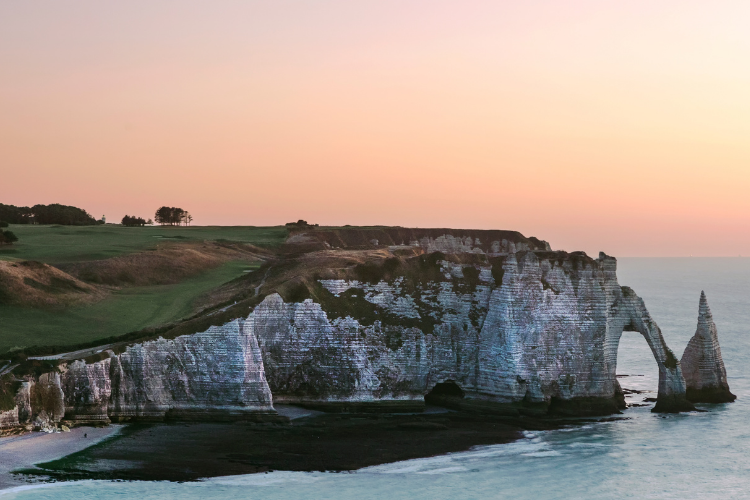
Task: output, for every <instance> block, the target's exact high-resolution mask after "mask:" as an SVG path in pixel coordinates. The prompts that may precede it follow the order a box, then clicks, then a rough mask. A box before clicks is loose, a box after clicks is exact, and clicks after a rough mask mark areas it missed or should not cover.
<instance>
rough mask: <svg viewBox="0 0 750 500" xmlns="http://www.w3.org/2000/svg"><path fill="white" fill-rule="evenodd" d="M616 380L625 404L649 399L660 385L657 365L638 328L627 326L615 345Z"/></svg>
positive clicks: (632, 404) (645, 402) (654, 396)
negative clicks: (636, 329) (634, 329)
mask: <svg viewBox="0 0 750 500" xmlns="http://www.w3.org/2000/svg"><path fill="white" fill-rule="evenodd" d="M616 373H617V381H618V382H619V383H620V387H621V388H622V390H623V393H624V396H625V402H626V403H627V405H628V406H641V405H644V404H648V403H652V401H646V399H652V398H656V395H657V391H658V388H659V365H658V364H657V363H656V360H655V359H654V354H653V353H652V352H651V348H650V347H649V345H648V342H646V339H645V338H644V337H643V335H641V334H640V333H639V332H636V331H633V330H629V329H626V330H625V331H624V332H623V334H622V337H620V342H619V344H618V346H617V370H616Z"/></svg>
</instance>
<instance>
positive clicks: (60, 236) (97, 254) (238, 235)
mask: <svg viewBox="0 0 750 500" xmlns="http://www.w3.org/2000/svg"><path fill="white" fill-rule="evenodd" d="M9 229H12V231H13V232H14V233H15V234H16V236H18V240H19V241H18V242H17V243H15V244H13V245H12V246H3V247H0V260H38V261H41V262H46V263H48V264H61V263H66V262H80V261H87V260H99V259H108V258H110V257H116V256H118V255H124V254H128V253H133V252H139V251H143V250H148V249H152V248H154V247H156V245H157V244H159V243H163V242H167V241H203V240H229V241H235V242H242V243H252V244H254V245H259V246H276V245H280V244H281V243H283V242H284V240H285V239H286V236H287V231H286V229H285V228H284V227H282V226H274V227H253V226H191V227H184V226H182V227H169V226H154V227H148V226H147V227H123V226H116V225H104V226H35V225H23V224H21V225H18V224H13V225H11V227H10V228H9Z"/></svg>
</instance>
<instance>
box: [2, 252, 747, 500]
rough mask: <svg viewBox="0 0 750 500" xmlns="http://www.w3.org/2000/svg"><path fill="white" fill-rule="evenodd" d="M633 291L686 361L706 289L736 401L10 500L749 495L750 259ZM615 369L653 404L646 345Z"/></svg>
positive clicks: (632, 349)
mask: <svg viewBox="0 0 750 500" xmlns="http://www.w3.org/2000/svg"><path fill="white" fill-rule="evenodd" d="M618 276H619V280H620V283H621V284H622V285H628V286H631V287H632V288H633V289H634V290H635V291H636V293H638V294H639V295H640V296H641V297H643V298H644V300H645V301H646V306H647V307H648V309H649V311H650V312H651V314H652V316H653V317H654V319H655V320H656V322H657V323H658V324H659V326H660V327H661V328H662V330H663V332H664V336H665V338H666V341H667V343H668V345H669V346H670V347H671V348H672V350H673V351H674V352H675V354H676V355H677V356H678V357H681V356H682V351H683V350H684V349H685V346H686V344H687V341H688V339H689V338H690V337H691V336H692V335H693V334H694V333H695V327H696V322H697V317H698V299H699V296H700V292H701V290H705V291H706V294H707V297H708V302H709V305H710V307H711V310H712V311H713V314H714V319H715V321H716V324H717V326H718V329H719V340H720V342H721V347H722V354H723V356H724V362H725V364H726V368H727V373H728V375H729V385H730V388H731V390H732V392H734V393H735V394H736V395H737V396H738V400H737V401H736V402H735V403H731V404H726V405H700V406H701V408H703V409H705V410H708V411H707V412H706V413H689V414H681V415H669V416H662V415H657V414H652V413H651V412H650V406H648V407H633V408H630V409H628V410H626V411H625V412H624V415H623V416H624V417H627V418H628V420H620V421H615V422H607V423H597V424H593V425H584V426H582V427H571V428H568V429H563V430H557V431H548V432H534V433H531V432H527V433H526V437H525V438H524V439H521V440H519V441H517V442H515V443H511V444H505V445H497V446H486V447H480V448H475V449H472V450H470V451H467V452H463V453H455V454H450V455H443V456H438V457H432V458H426V459H418V460H410V461H407V462H399V463H393V464H387V465H381V466H377V467H371V468H367V469H362V470H360V471H357V472H354V473H339V474H336V473H299V472H272V473H268V474H256V475H247V476H232V477H223V478H214V479H208V480H205V481H201V482H195V483H167V482H106V481H85V482H79V483H73V482H71V483H58V484H53V485H45V486H42V487H31V488H30V489H21V490H9V491H8V492H7V493H5V495H2V500H6V499H8V500H10V499H27V498H29V499H31V498H33V499H35V500H41V499H70V498H76V499H78V500H85V499H100V498H102V499H103V498H123V499H124V498H136V499H139V500H152V499H153V500H165V499H171V498H179V499H184V500H193V499H195V500H211V499H240V498H241V499H258V500H261V499H263V500H265V499H269V500H270V499H273V500H279V499H303V498H304V499H306V500H310V499H333V500H349V499H357V500H366V499H387V500H401V499H404V500H406V499H409V500H414V499H428V500H443V499H446V500H447V499H451V500H455V499H474V498H476V499H495V498H499V499H502V498H508V499H514V500H523V499H529V500H531V499H533V500H537V499H569V498H576V499H610V498H612V499H619V498H658V499H671V498H674V499H681V500H684V499H705V498H722V499H731V498H750V425H748V424H749V423H750V415H749V414H748V413H749V412H748V410H750V379H749V378H748V364H749V363H750V331H749V327H750V259H745V258H722V259H707V258H679V259H676V258H675V259H620V260H619V270H618ZM617 372H618V374H620V375H627V376H626V377H621V378H620V383H621V385H622V386H623V387H624V388H626V389H636V390H639V391H652V392H643V393H641V394H634V395H630V396H629V397H628V402H630V403H640V402H641V401H642V400H643V398H645V397H655V396H656V388H657V382H658V372H657V367H656V362H655V361H654V359H653V357H652V355H651V353H650V351H649V348H648V346H647V345H646V341H645V340H644V339H643V337H641V336H640V335H639V334H637V333H632V332H626V333H624V334H623V338H622V342H621V344H620V350H619V357H618V366H617Z"/></svg>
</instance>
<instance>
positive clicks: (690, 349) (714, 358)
mask: <svg viewBox="0 0 750 500" xmlns="http://www.w3.org/2000/svg"><path fill="white" fill-rule="evenodd" d="M680 364H681V365H682V374H683V376H684V377H685V385H686V386H687V392H686V396H687V399H688V400H690V401H692V402H693V403H729V402H731V401H734V400H735V399H737V396H735V395H734V394H732V393H731V392H729V384H728V383H727V371H726V369H725V368H724V360H723V359H722V358H721V348H720V347H719V336H718V333H717V331H716V324H715V323H714V318H713V316H712V315H711V309H709V307H708V301H707V300H706V294H705V293H704V292H701V300H700V306H699V309H698V329H697V330H696V331H695V335H693V338H692V339H690V342H688V345H687V347H686V348H685V352H684V353H683V354H682V359H681V360H680Z"/></svg>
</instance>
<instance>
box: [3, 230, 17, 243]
mask: <svg viewBox="0 0 750 500" xmlns="http://www.w3.org/2000/svg"><path fill="white" fill-rule="evenodd" d="M16 241H18V236H16V235H15V234H13V233H12V232H11V231H0V245H11V244H13V243H15V242H16Z"/></svg>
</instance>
